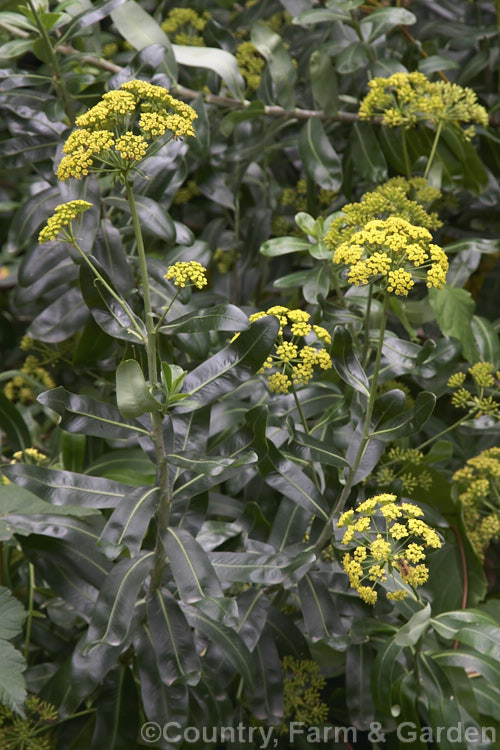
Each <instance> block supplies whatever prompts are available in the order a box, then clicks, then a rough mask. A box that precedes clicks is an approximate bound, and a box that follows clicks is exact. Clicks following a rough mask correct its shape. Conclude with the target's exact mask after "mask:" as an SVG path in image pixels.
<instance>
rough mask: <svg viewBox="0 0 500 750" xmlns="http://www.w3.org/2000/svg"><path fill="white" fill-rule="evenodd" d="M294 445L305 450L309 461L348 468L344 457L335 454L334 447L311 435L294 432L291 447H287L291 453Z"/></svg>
mask: <svg viewBox="0 0 500 750" xmlns="http://www.w3.org/2000/svg"><path fill="white" fill-rule="evenodd" d="M294 443H295V444H296V445H297V446H301V447H303V448H306V451H305V452H306V453H307V454H308V458H309V460H311V461H319V462H320V463H321V464H323V465H326V466H344V467H345V466H348V465H349V464H348V463H347V461H346V459H345V458H344V456H341V455H340V454H339V453H337V452H336V450H335V448H334V447H330V446H329V445H328V443H326V442H324V441H323V440H318V439H317V438H315V437H312V436H311V435H306V434H305V433H304V432H299V431H298V430H294V441H293V443H292V444H291V445H288V446H287V449H290V450H291V452H292V453H293V452H294Z"/></svg>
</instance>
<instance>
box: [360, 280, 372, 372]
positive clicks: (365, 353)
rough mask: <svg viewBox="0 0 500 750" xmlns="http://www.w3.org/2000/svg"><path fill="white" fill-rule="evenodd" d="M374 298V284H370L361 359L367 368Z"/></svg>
mask: <svg viewBox="0 0 500 750" xmlns="http://www.w3.org/2000/svg"><path fill="white" fill-rule="evenodd" d="M372 297H373V284H370V286H369V289H368V301H367V303H366V313H365V338H364V341H363V354H362V357H361V361H362V362H363V367H366V365H367V364H368V346H369V344H370V313H371V307H372Z"/></svg>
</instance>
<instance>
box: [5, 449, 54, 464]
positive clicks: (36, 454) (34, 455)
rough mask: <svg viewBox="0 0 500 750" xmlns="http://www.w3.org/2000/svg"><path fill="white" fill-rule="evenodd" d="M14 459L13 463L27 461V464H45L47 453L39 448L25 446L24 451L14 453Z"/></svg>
mask: <svg viewBox="0 0 500 750" xmlns="http://www.w3.org/2000/svg"><path fill="white" fill-rule="evenodd" d="M12 458H13V460H12V461H11V464H17V463H26V464H37V465H39V464H43V462H44V461H45V460H46V459H47V456H46V455H45V453H42V452H41V451H39V450H38V448H25V449H24V450H23V451H16V452H15V453H13V454H12Z"/></svg>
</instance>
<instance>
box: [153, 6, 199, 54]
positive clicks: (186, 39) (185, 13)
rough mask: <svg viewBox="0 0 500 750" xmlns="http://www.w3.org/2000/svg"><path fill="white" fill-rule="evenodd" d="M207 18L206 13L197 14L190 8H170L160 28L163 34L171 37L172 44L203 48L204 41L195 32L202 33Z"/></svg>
mask: <svg viewBox="0 0 500 750" xmlns="http://www.w3.org/2000/svg"><path fill="white" fill-rule="evenodd" d="M209 18H210V13H209V12H208V11H204V13H202V14H199V13H197V12H196V11H195V10H193V9H192V8H172V10H171V11H169V13H168V16H167V17H166V19H165V20H164V21H163V23H162V24H161V28H162V29H163V31H164V32H165V34H169V35H170V36H172V41H173V42H174V44H183V45H187V46H188V47H204V46H205V40H204V39H203V37H202V36H200V35H199V34H198V33H197V32H199V31H203V29H204V28H205V26H206V25H207V21H208V19H209Z"/></svg>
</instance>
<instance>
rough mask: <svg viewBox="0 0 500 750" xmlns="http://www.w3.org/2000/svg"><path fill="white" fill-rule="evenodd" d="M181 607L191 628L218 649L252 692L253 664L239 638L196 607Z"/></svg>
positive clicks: (182, 605)
mask: <svg viewBox="0 0 500 750" xmlns="http://www.w3.org/2000/svg"><path fill="white" fill-rule="evenodd" d="M181 607H182V609H183V611H184V614H185V615H186V617H187V619H188V622H189V624H190V625H191V627H193V628H196V629H197V630H199V631H200V633H203V635H205V636H206V637H207V638H209V639H210V640H211V641H213V643H215V644H216V645H217V646H218V647H219V649H220V651H221V652H222V654H223V655H224V657H225V658H226V659H227V661H228V662H230V663H231V664H232V666H233V667H234V668H235V671H236V674H238V675H241V677H242V678H243V681H244V683H245V685H246V687H247V689H249V690H252V688H253V681H254V662H253V659H252V655H251V654H250V651H249V650H248V648H247V647H246V646H245V644H244V642H243V640H242V639H241V638H240V636H239V635H238V634H237V633H236V632H235V631H234V630H232V629H231V628H228V627H226V625H221V623H218V622H214V620H212V619H211V618H209V617H208V616H207V615H206V614H205V613H204V612H201V611H200V610H199V609H198V608H197V607H196V605H189V604H184V603H181Z"/></svg>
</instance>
